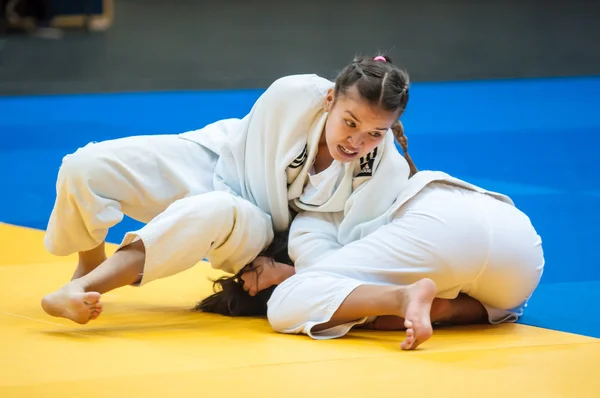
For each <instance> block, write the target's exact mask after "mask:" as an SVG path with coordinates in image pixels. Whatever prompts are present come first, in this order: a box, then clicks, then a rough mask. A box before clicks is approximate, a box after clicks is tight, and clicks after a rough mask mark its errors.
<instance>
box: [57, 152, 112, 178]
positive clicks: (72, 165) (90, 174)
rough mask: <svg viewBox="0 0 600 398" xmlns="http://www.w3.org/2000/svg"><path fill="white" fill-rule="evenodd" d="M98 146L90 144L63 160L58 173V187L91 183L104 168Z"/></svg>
mask: <svg viewBox="0 0 600 398" xmlns="http://www.w3.org/2000/svg"><path fill="white" fill-rule="evenodd" d="M97 145H98V144H88V145H86V146H84V147H83V148H79V149H78V150H77V151H75V152H74V153H71V154H69V155H67V156H65V157H64V158H63V159H62V163H61V165H60V169H59V171H58V185H59V186H62V185H63V184H67V186H70V185H72V184H74V183H75V184H78V183H80V182H89V181H90V180H92V179H93V178H94V176H95V175H97V174H98V172H99V171H100V170H101V168H102V164H103V161H104V160H103V158H102V156H101V154H100V151H99V150H98V148H97Z"/></svg>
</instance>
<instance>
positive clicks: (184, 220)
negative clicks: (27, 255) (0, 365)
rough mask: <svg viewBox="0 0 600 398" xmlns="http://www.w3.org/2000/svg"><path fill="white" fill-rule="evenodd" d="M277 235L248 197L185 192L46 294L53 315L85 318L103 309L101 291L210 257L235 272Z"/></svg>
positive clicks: (47, 308)
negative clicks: (102, 258) (106, 255)
mask: <svg viewBox="0 0 600 398" xmlns="http://www.w3.org/2000/svg"><path fill="white" fill-rule="evenodd" d="M272 239H273V232H272V228H271V219H270V217H269V216H268V215H266V214H265V213H263V212H262V211H261V210H260V209H259V208H258V207H256V206H254V205H252V204H251V203H250V202H248V201H246V200H244V199H241V198H239V197H235V196H233V195H230V194H228V193H225V192H210V193H207V194H202V195H198V196H193V197H189V198H184V199H180V200H178V201H176V202H175V203H174V204H173V205H171V206H169V207H168V208H167V210H165V212H164V213H162V214H160V215H159V216H157V217H156V218H154V219H153V220H152V221H150V222H149V223H148V224H147V225H146V226H144V227H143V228H142V229H140V230H139V231H136V232H132V233H129V234H127V236H126V237H125V239H124V241H123V243H122V244H121V247H120V248H119V250H117V252H116V253H115V255H114V256H112V257H111V258H109V259H108V260H106V261H104V262H103V263H102V264H100V265H99V266H98V267H96V268H95V269H93V270H92V271H91V272H89V273H88V274H86V275H84V276H82V277H81V278H79V279H75V280H72V281H71V282H70V283H68V284H67V285H66V286H64V287H63V288H61V289H59V290H58V291H56V292H54V293H50V294H49V295H47V296H46V297H44V299H43V300H42V307H43V308H44V310H45V311H46V312H47V313H48V314H50V315H52V316H59V317H65V318H68V319H71V320H73V321H75V322H77V323H87V322H88V321H89V320H93V319H95V318H96V317H97V316H98V315H99V313H100V311H101V308H102V307H101V305H100V304H99V300H100V295H101V294H102V293H105V292H108V291H110V290H113V289H116V288H119V287H122V286H126V285H131V284H137V285H143V284H145V283H149V282H151V281H153V280H156V279H159V278H165V277H168V276H170V275H174V274H176V273H179V272H182V271H185V270H187V269H189V268H190V267H192V266H193V265H195V264H196V263H198V262H199V261H201V260H202V259H203V258H208V259H209V260H210V261H211V265H212V266H213V267H215V268H220V269H222V270H224V271H226V272H231V273H236V272H237V271H239V270H240V269H242V268H243V267H244V266H245V265H246V264H248V263H250V262H251V261H252V260H253V259H254V258H255V257H256V256H257V255H258V253H259V252H260V251H261V250H262V249H263V248H264V247H266V246H267V245H268V244H269V242H270V241H271V240H272Z"/></svg>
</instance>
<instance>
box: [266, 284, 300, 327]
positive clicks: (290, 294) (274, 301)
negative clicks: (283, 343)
mask: <svg viewBox="0 0 600 398" xmlns="http://www.w3.org/2000/svg"><path fill="white" fill-rule="evenodd" d="M299 279H300V278H296V276H293V277H291V278H289V279H287V280H286V281H284V282H283V283H282V284H281V285H279V286H277V288H275V290H274V291H273V294H272V295H271V298H270V299H269V301H268V303H267V319H268V321H269V324H270V325H271V328H273V330H274V331H276V332H278V333H293V332H294V331H295V330H297V329H298V328H300V327H301V326H302V325H303V324H304V323H305V322H307V321H308V308H306V307H307V302H306V301H303V300H294V297H297V296H298V292H297V290H298V288H300V287H301V285H302V282H301V281H300V280H299Z"/></svg>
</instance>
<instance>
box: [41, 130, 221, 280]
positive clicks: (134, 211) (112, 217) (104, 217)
mask: <svg viewBox="0 0 600 398" xmlns="http://www.w3.org/2000/svg"><path fill="white" fill-rule="evenodd" d="M216 161H217V157H216V155H214V154H213V153H212V152H210V151H208V150H206V149H204V148H203V147H201V146H199V145H198V144H196V143H193V142H190V141H187V140H184V139H181V138H179V137H178V136H140V137H129V138H123V139H117V140H111V141H105V142H102V143H98V144H89V145H87V146H85V147H84V148H81V149H79V150H77V151H76V152H75V153H74V154H71V155H67V156H66V157H65V158H64V159H63V162H62V165H61V167H60V170H59V173H58V180H57V184H56V193H57V195H56V202H55V205H54V208H53V210H52V214H51V215H50V220H49V223H48V228H47V232H46V237H45V241H44V244H45V246H46V248H47V250H48V251H49V252H51V253H52V254H55V255H58V256H64V255H69V254H71V253H75V252H79V264H78V268H77V270H76V271H75V274H74V275H73V277H74V278H77V277H81V276H83V275H85V274H86V273H88V272H90V270H92V269H94V268H95V267H97V266H98V265H99V264H100V263H101V262H102V261H104V260H105V259H106V254H105V252H104V240H105V238H106V234H107V232H108V229H109V228H110V227H112V226H114V225H116V224H117V223H119V222H120V221H121V220H122V219H123V215H124V214H126V215H128V216H130V217H132V218H134V219H136V220H139V221H142V222H149V221H150V220H152V219H153V218H154V217H155V216H156V215H158V214H160V213H161V212H163V211H164V210H165V209H166V208H167V207H168V206H169V205H170V204H172V203H173V202H174V201H176V200H178V199H181V198H184V197H188V196H192V195H197V194H201V193H206V192H210V191H212V174H213V170H214V165H215V164H216Z"/></svg>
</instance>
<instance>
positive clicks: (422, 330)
mask: <svg viewBox="0 0 600 398" xmlns="http://www.w3.org/2000/svg"><path fill="white" fill-rule="evenodd" d="M436 293H437V287H436V285H435V283H434V282H433V281H432V280H431V279H422V280H420V281H418V282H415V283H413V284H412V285H410V286H407V287H405V288H403V289H401V290H399V291H398V302H399V304H400V306H401V308H402V310H401V314H399V315H400V316H401V317H402V318H404V327H406V339H404V341H403V342H402V343H401V344H400V347H401V348H402V349H403V350H414V349H415V348H417V347H418V346H419V345H420V344H422V343H424V342H425V341H427V340H429V339H430V338H431V336H432V335H433V328H432V326H431V315H430V314H431V304H432V303H433V299H434V298H435V295H436Z"/></svg>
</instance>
